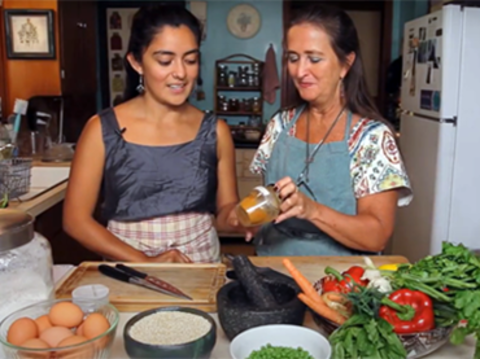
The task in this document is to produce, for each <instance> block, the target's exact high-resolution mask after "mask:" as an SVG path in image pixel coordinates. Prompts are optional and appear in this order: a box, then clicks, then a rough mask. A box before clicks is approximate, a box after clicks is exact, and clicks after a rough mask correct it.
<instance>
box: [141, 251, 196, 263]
mask: <svg viewBox="0 0 480 359" xmlns="http://www.w3.org/2000/svg"><path fill="white" fill-rule="evenodd" d="M148 262H151V263H193V262H192V260H191V259H190V258H188V257H187V256H186V255H185V254H183V253H182V252H180V251H179V250H178V249H169V250H168V251H165V252H163V253H160V254H159V255H157V256H155V257H151V258H149V259H148Z"/></svg>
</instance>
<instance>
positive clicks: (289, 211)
mask: <svg viewBox="0 0 480 359" xmlns="http://www.w3.org/2000/svg"><path fill="white" fill-rule="evenodd" d="M275 188H276V190H277V192H278V195H279V196H280V199H281V200H282V204H281V206H280V212H281V213H280V215H279V216H278V217H277V219H276V220H275V223H280V222H282V221H284V220H286V219H288V218H292V217H297V218H302V219H311V218H312V217H313V214H314V213H315V210H316V208H317V207H316V203H315V202H314V201H313V200H312V199H310V198H308V197H307V196H305V195H304V194H303V193H302V192H300V191H299V190H298V187H297V185H296V184H295V182H293V180H292V179H291V178H290V177H284V178H282V179H281V180H279V181H278V182H277V183H275Z"/></svg>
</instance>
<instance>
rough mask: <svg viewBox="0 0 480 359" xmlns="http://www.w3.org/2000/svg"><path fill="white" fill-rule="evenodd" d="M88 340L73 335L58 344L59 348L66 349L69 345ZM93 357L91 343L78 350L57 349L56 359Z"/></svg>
mask: <svg viewBox="0 0 480 359" xmlns="http://www.w3.org/2000/svg"><path fill="white" fill-rule="evenodd" d="M87 340H88V339H87V338H85V337H82V336H79V335H74V336H72V337H68V338H66V339H64V340H62V342H61V343H60V344H58V346H59V348H60V347H67V346H70V345H76V344H80V343H83V342H86V341H87ZM94 356H95V353H94V347H93V345H92V343H88V344H84V345H82V346H80V347H78V348H72V349H63V350H62V349H59V350H58V351H57V358H58V359H86V358H93V357H94Z"/></svg>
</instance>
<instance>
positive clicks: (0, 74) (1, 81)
mask: <svg viewBox="0 0 480 359" xmlns="http://www.w3.org/2000/svg"><path fill="white" fill-rule="evenodd" d="M3 29H4V26H3V8H2V2H1V1H0V121H1V120H2V114H3V117H5V118H6V117H7V110H6V106H7V101H6V99H5V68H4V66H5V64H4V63H3V62H4V59H3V56H4V53H3V52H4V51H5V44H4V42H3V41H2V40H3V39H4V38H5V37H4V36H3V35H2V32H3V31H4V30H3Z"/></svg>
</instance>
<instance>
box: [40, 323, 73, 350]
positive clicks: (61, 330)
mask: <svg viewBox="0 0 480 359" xmlns="http://www.w3.org/2000/svg"><path fill="white" fill-rule="evenodd" d="M72 335H73V333H72V331H71V330H70V329H68V328H65V327H51V328H48V329H46V330H45V331H44V332H43V333H42V334H40V339H42V340H44V341H45V342H46V343H47V344H48V345H50V347H51V348H55V347H56V346H57V345H58V344H59V343H60V342H61V341H62V340H64V339H65V338H68V337H71V336H72Z"/></svg>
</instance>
